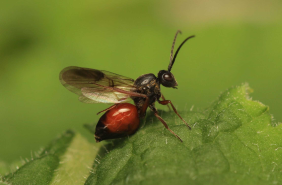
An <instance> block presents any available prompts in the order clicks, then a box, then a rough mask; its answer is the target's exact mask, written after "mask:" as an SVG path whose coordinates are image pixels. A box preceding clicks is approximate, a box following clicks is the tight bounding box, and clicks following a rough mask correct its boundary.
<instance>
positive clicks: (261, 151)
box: [86, 84, 282, 185]
mask: <svg viewBox="0 0 282 185" xmlns="http://www.w3.org/2000/svg"><path fill="white" fill-rule="evenodd" d="M249 91H251V89H250V88H249V87H248V85H247V84H244V85H242V86H240V87H234V88H230V89H229V90H227V91H226V92H224V93H223V94H222V95H221V96H220V97H219V98H218V100H217V101H215V102H214V103H213V104H212V106H211V107H209V108H208V109H206V110H205V111H200V112H197V111H195V112H180V114H181V115H182V116H184V118H185V119H186V120H187V121H188V122H189V124H190V125H191V126H192V130H189V129H187V127H186V126H185V125H184V124H183V123H182V122H181V120H180V119H179V118H178V117H177V116H176V115H175V114H174V113H165V112H161V116H162V117H163V118H164V119H165V120H166V121H167V122H168V124H169V127H170V128H171V129H172V130H173V131H174V132H175V133H177V134H178V135H179V136H180V137H181V138H182V139H183V143H181V142H180V141H179V140H177V139H176V138H175V137H174V136H173V135H172V134H170V132H168V131H167V130H166V129H165V128H164V127H163V125H162V124H161V123H160V122H159V121H158V120H157V119H155V118H154V117H153V115H149V116H148V117H147V119H146V123H145V126H144V128H141V129H140V130H139V131H138V132H137V133H136V134H135V135H134V136H132V137H129V138H126V139H120V140H113V141H112V142H111V143H109V144H107V145H106V146H105V148H104V149H103V150H101V151H100V156H103V154H104V157H102V158H101V157H98V158H97V161H99V163H98V162H96V163H94V165H93V168H94V170H93V173H92V174H91V175H90V176H89V177H88V179H87V181H86V184H87V185H90V184H99V185H106V184H214V185H218V184H267V185H268V184H282V137H281V136H282V126H281V124H280V125H277V126H276V125H275V124H274V123H272V118H271V115H270V114H269V108H268V107H267V106H265V105H263V104H262V103H260V102H257V101H252V100H251V99H250V98H249V97H248V93H249Z"/></svg>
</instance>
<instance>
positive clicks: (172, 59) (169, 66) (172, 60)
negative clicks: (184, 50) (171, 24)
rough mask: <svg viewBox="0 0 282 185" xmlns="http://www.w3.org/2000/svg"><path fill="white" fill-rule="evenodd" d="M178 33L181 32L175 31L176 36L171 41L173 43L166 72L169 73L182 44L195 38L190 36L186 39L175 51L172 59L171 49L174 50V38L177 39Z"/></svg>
mask: <svg viewBox="0 0 282 185" xmlns="http://www.w3.org/2000/svg"><path fill="white" fill-rule="evenodd" d="M178 33H181V31H180V30H177V32H176V34H175V37H174V40H173V43H172V48H171V53H170V63H169V65H168V71H171V68H172V66H173V64H174V62H175V59H176V57H177V54H178V52H179V50H180V48H181V47H182V46H183V44H184V43H185V42H186V41H187V40H189V39H191V38H193V37H195V35H192V36H190V37H187V38H186V39H185V40H184V41H183V42H182V43H181V44H180V46H179V47H178V48H177V50H176V52H175V54H174V57H173V58H172V55H173V49H174V44H175V40H176V37H177V34H178Z"/></svg>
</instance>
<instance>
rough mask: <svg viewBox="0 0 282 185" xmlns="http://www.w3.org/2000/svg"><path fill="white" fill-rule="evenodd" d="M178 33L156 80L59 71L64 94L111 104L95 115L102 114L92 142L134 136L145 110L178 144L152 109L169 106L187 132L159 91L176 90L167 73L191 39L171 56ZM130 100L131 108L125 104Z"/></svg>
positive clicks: (151, 76)
mask: <svg viewBox="0 0 282 185" xmlns="http://www.w3.org/2000/svg"><path fill="white" fill-rule="evenodd" d="M178 33H181V31H180V30H178V31H177V32H176V34H175V36H174V40H173V43H172V48H171V53H170V63H169V65H168V70H161V71H159V73H158V75H157V76H155V75H154V74H152V73H149V74H144V75H141V76H140V77H138V78H137V79H136V80H133V79H131V78H128V77H125V76H122V75H118V74H115V73H111V72H108V71H104V70H97V69H89V68H82V67H73V66H71V67H66V68H65V69H63V70H62V71H61V73H60V77H59V78H60V82H61V83H62V85H63V86H65V87H66V88H67V89H68V90H70V91H71V92H73V93H76V94H77V95H79V100H80V101H81V102H84V103H111V104H113V105H112V106H111V107H109V108H107V109H105V110H103V111H101V112H99V113H102V112H105V113H104V115H103V116H102V117H101V118H100V119H99V121H98V124H97V126H96V131H95V139H96V142H100V141H102V140H106V139H114V138H120V137H125V136H127V135H131V134H134V133H135V132H136V131H137V130H138V128H139V123H140V118H143V117H144V116H145V114H146V110H147V108H148V107H149V108H150V109H151V110H152V111H153V113H154V115H155V116H156V117H157V118H158V119H159V120H160V121H161V122H162V123H163V125H164V126H165V128H166V129H168V130H169V131H170V132H171V133H172V134H173V135H174V136H175V137H177V138H178V139H179V140H180V141H181V142H182V140H181V139H180V137H179V136H178V135H176V134H175V133H174V132H173V131H172V130H171V129H170V128H169V127H168V125H167V123H166V122H165V121H164V120H163V119H162V118H161V117H160V116H159V114H158V111H157V109H156V108H155V102H158V103H160V104H161V105H167V106H169V105H170V106H171V107H172V109H173V111H174V112H175V113H176V114H177V115H178V117H179V118H180V119H181V120H182V121H183V122H184V123H185V124H186V125H187V127H188V128H189V129H191V127H190V126H189V125H188V124H187V122H186V121H185V120H184V119H183V118H182V117H181V116H180V115H179V114H178V112H177V110H176V109H175V107H174V106H173V104H172V102H171V101H170V100H166V99H165V98H164V96H163V94H162V93H161V89H160V85H163V86H164V87H172V88H175V89H176V86H177V85H178V84H177V82H176V80H175V78H174V75H173V74H172V73H171V69H172V66H173V64H174V62H175V59H176V57H177V54H178V52H179V50H180V48H181V47H182V46H183V44H184V43H185V42H186V41H187V40H189V39H190V38H193V37H194V35H192V36H190V37H188V38H186V39H185V40H184V41H183V42H182V43H181V44H180V46H179V47H178V49H177V50H176V52H175V54H174V55H173V50H174V45H175V41H176V38H177V35H178ZM132 100H133V102H134V105H132V104H130V103H127V102H130V101H132ZM99 113H98V114H99Z"/></svg>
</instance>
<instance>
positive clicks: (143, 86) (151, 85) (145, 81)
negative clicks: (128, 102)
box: [132, 73, 162, 117]
mask: <svg viewBox="0 0 282 185" xmlns="http://www.w3.org/2000/svg"><path fill="white" fill-rule="evenodd" d="M134 86H135V87H136V90H135V92H137V93H140V94H145V95H147V97H148V98H149V102H148V104H149V106H153V107H154V106H155V105H154V104H155V102H156V101H157V100H159V99H160V98H161V96H162V94H161V89H160V82H159V80H158V78H157V77H156V76H155V75H154V74H152V73H149V74H145V75H142V76H140V77H138V78H137V79H136V80H135V81H134ZM132 99H133V101H134V104H135V105H136V107H137V109H138V113H139V116H140V117H144V116H145V115H140V111H141V110H142V107H143V105H144V103H145V100H146V98H143V97H132Z"/></svg>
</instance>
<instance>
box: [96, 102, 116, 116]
mask: <svg viewBox="0 0 282 185" xmlns="http://www.w3.org/2000/svg"><path fill="white" fill-rule="evenodd" d="M116 106H117V104H114V105H112V106H110V107H109V108H107V109H105V110H102V111H100V112H98V113H97V115H98V114H100V113H102V112H106V111H108V110H111V109H113V108H115V107H116Z"/></svg>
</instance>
